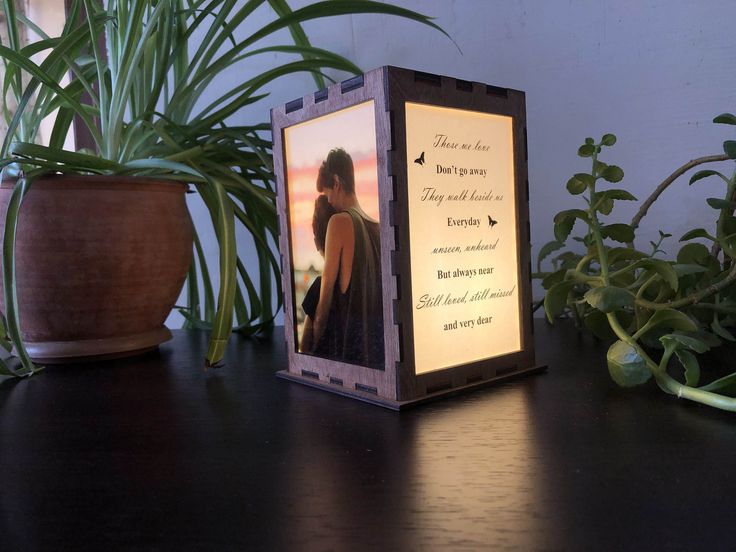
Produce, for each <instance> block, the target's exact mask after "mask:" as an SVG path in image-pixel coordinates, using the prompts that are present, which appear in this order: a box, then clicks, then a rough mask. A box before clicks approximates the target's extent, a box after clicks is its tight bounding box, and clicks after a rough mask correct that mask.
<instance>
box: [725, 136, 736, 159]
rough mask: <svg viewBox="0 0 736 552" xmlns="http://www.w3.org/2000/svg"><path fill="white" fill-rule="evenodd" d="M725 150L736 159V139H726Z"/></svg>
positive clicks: (730, 156)
mask: <svg viewBox="0 0 736 552" xmlns="http://www.w3.org/2000/svg"><path fill="white" fill-rule="evenodd" d="M723 151H724V152H726V155H728V157H729V158H731V159H736V140H726V141H725V142H723Z"/></svg>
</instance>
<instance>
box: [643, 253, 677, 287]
mask: <svg viewBox="0 0 736 552" xmlns="http://www.w3.org/2000/svg"><path fill="white" fill-rule="evenodd" d="M641 264H642V266H644V267H646V268H649V269H651V270H654V271H655V272H656V273H657V274H659V275H660V276H661V277H662V279H663V280H664V281H665V282H667V285H669V286H670V288H671V289H672V291H677V288H678V280H677V273H676V272H675V269H674V268H672V265H671V264H670V263H668V262H667V261H662V260H660V259H644V260H642V261H641Z"/></svg>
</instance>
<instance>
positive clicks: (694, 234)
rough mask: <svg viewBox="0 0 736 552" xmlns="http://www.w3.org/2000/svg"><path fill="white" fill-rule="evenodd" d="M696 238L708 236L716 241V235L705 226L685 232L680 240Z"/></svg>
mask: <svg viewBox="0 0 736 552" xmlns="http://www.w3.org/2000/svg"><path fill="white" fill-rule="evenodd" d="M696 238H706V239H708V240H711V241H715V237H714V236H711V235H710V234H709V233H708V232H707V230H705V228H695V229H693V230H690V231H689V232H685V233H684V234H683V235H682V237H681V238H680V241H681V242H682V241H688V240H694V239H696Z"/></svg>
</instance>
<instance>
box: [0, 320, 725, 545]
mask: <svg viewBox="0 0 736 552" xmlns="http://www.w3.org/2000/svg"><path fill="white" fill-rule="evenodd" d="M536 342H537V355H538V359H539V361H541V362H545V363H547V364H549V367H550V368H549V371H548V372H547V373H546V374H543V375H538V376H530V377H526V378H523V379H518V380H515V381H511V382H506V383H503V384H500V385H498V386H496V387H492V388H488V389H485V390H481V391H476V392H473V393H470V394H467V395H463V396H459V397H455V398H451V399H447V400H444V401H441V402H435V403H431V404H428V405H425V406H422V407H419V408H417V409H414V410H410V411H407V412H403V413H400V414H399V413H396V412H392V411H388V410H384V409H382V408H379V407H375V406H371V405H368V404H364V403H361V402H357V401H354V400H350V399H346V398H342V397H338V396H334V395H331V394H328V393H325V392H321V391H317V390H314V389H311V388H307V387H303V386H300V385H298V384H294V383H290V382H286V381H283V380H280V379H277V378H276V377H274V372H275V371H277V370H279V369H283V368H284V366H285V362H286V354H285V349H284V345H283V343H284V340H283V329H282V328H279V329H277V331H276V334H275V336H274V338H273V341H254V340H245V339H241V338H236V339H233V340H232V341H231V343H230V345H229V350H228V357H227V358H228V365H227V366H226V367H224V368H222V369H219V370H216V371H209V372H204V371H203V370H202V369H201V359H202V358H203V356H204V353H205V351H206V344H207V343H206V336H205V335H204V334H202V333H196V332H194V333H193V332H185V331H177V332H175V337H174V340H173V341H172V342H170V343H168V344H166V345H164V346H162V347H161V349H160V351H158V352H156V353H151V354H149V355H147V356H145V357H139V358H137V359H127V360H117V361H108V362H106V363H100V364H88V365H78V366H70V367H49V368H47V370H46V371H45V372H44V373H43V374H41V375H40V376H38V377H34V378H31V379H30V380H24V381H9V380H8V381H4V382H3V383H2V384H0V535H1V536H0V549H3V550H38V549H53V550H58V549H60V548H64V549H75V550H79V549H93V550H101V549H104V550H109V549H118V548H120V549H156V550H158V549H167V550H168V549H176V550H183V549H216V550H228V549H233V550H348V549H350V550H356V549H357V550H381V549H384V550H420V549H425V548H426V549H447V550H477V549H494V550H503V549H509V550H513V549H518V550H591V549H596V550H601V549H648V548H655V549H683V550H688V549H690V550H691V549H694V548H697V549H704V548H709V549H713V548H715V549H728V548H730V547H731V546H733V541H734V537H735V536H736V529H734V524H733V523H732V522H731V515H730V514H731V512H732V509H733V506H734V503H735V500H734V498H733V497H734V494H733V493H734V491H736V475H734V470H733V469H732V465H731V461H732V457H733V452H734V451H736V414H727V413H723V412H719V411H716V410H712V409H708V408H705V407H701V406H698V405H693V404H688V403H686V402H685V401H681V400H677V399H675V398H672V397H668V396H666V395H664V394H663V393H661V392H660V391H659V390H658V389H656V386H655V385H654V384H651V385H648V386H646V387H643V388H637V389H634V390H622V389H619V388H617V387H616V386H615V384H613V383H612V382H611V381H610V380H609V378H608V374H607V371H606V368H605V360H604V359H605V356H604V355H605V347H604V346H603V345H601V344H600V343H598V342H596V341H595V340H593V339H592V338H590V337H588V336H581V335H579V334H578V333H577V332H576V331H575V329H574V328H572V327H571V326H570V325H567V324H561V323H558V324H557V325H556V326H555V327H549V326H548V325H546V324H545V323H543V322H541V321H538V323H537V330H536Z"/></svg>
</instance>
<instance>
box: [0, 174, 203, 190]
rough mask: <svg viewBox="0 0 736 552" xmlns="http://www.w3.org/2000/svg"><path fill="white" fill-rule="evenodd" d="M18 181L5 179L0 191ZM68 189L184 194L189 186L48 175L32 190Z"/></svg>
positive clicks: (161, 181) (133, 178)
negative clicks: (132, 190) (154, 191)
mask: <svg viewBox="0 0 736 552" xmlns="http://www.w3.org/2000/svg"><path fill="white" fill-rule="evenodd" d="M17 181H18V179H17V178H16V177H12V178H5V179H3V180H2V181H1V182H0V189H2V190H12V189H13V187H14V186H15V183H16V182H17ZM35 188H43V189H65V188H66V189H70V190H86V189H89V190H116V189H117V190H120V191H130V190H131V189H134V190H141V191H143V190H151V191H153V190H156V191H162V192H172V193H184V192H186V191H187V190H188V189H189V185H188V184H187V183H185V182H181V181H179V180H172V179H168V178H159V177H151V176H118V175H108V174H48V175H43V176H40V177H38V178H37V179H36V180H35V181H34V182H33V186H32V189H35Z"/></svg>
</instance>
